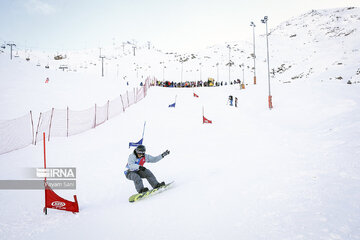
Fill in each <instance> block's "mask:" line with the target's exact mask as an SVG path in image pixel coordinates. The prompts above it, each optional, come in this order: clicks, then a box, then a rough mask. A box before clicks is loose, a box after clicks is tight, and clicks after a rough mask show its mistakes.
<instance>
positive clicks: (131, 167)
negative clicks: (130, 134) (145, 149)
mask: <svg viewBox="0 0 360 240" xmlns="http://www.w3.org/2000/svg"><path fill="white" fill-rule="evenodd" d="M161 159H163V157H162V156H161V154H160V155H159V156H156V157H153V156H151V155H149V154H145V156H144V157H141V158H137V157H136V155H135V153H131V154H130V155H129V158H128V163H127V164H126V168H127V169H126V170H125V171H124V173H125V176H126V174H127V173H128V172H129V171H138V170H139V167H140V166H143V165H144V164H145V163H146V162H149V163H156V162H158V161H160V160H161Z"/></svg>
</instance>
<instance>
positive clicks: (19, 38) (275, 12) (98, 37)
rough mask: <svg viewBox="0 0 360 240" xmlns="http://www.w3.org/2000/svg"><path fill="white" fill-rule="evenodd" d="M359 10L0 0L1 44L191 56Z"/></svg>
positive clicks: (324, 3) (171, 0) (277, 1)
mask: <svg viewBox="0 0 360 240" xmlns="http://www.w3.org/2000/svg"><path fill="white" fill-rule="evenodd" d="M348 6H355V7H360V1H359V0H341V1H339V0H316V1H315V0H301V1H298V0H272V1H269V0H268V1H266V0H252V1H245V0H178V1H176V0H103V1H101V0H98V1H95V0H1V1H0V42H3V41H14V42H15V43H16V44H17V45H18V46H19V47H22V48H24V47H27V48H38V49H44V50H54V49H58V50H68V49H83V48H90V47H100V46H105V45H109V44H111V43H112V42H113V41H114V40H115V41H118V42H120V41H125V40H132V39H136V40H137V41H139V42H145V41H150V42H152V43H153V44H154V45H156V46H157V47H158V48H161V49H164V50H193V49H198V48H202V47H206V46H209V45H212V44H216V43H224V42H226V41H236V40H246V39H248V40H251V37H252V31H251V27H250V26H249V23H250V21H254V22H255V23H256V24H257V28H256V33H258V34H260V33H263V32H264V26H263V25H262V24H261V23H260V19H261V18H262V17H263V16H265V15H268V16H269V22H268V23H269V27H270V28H271V27H275V26H276V25H277V24H279V23H281V22H283V21H286V20H287V19H289V18H290V17H292V16H298V15H300V14H302V13H305V12H307V11H309V10H312V9H323V8H334V7H348Z"/></svg>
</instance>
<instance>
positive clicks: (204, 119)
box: [203, 116, 212, 124]
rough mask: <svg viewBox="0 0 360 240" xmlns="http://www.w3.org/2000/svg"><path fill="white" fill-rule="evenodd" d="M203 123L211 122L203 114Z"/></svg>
mask: <svg viewBox="0 0 360 240" xmlns="http://www.w3.org/2000/svg"><path fill="white" fill-rule="evenodd" d="M204 123H212V121H211V120H209V119H207V118H205V117H204V116H203V124H204Z"/></svg>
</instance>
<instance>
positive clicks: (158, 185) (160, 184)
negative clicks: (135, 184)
mask: <svg viewBox="0 0 360 240" xmlns="http://www.w3.org/2000/svg"><path fill="white" fill-rule="evenodd" d="M162 186H165V182H161V183H158V184H156V186H155V187H154V188H159V187H162Z"/></svg>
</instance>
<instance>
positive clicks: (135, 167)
mask: <svg viewBox="0 0 360 240" xmlns="http://www.w3.org/2000/svg"><path fill="white" fill-rule="evenodd" d="M145 152H146V148H145V146H144V145H139V146H137V147H136V148H135V150H134V152H133V153H131V154H130V155H129V158H128V163H127V165H126V168H127V169H126V171H125V172H124V173H125V176H126V178H127V179H129V180H131V181H134V184H135V188H136V191H137V192H138V193H143V192H147V191H149V189H148V188H147V187H145V188H144V184H143V181H142V178H146V179H147V180H148V182H149V183H150V185H151V187H152V188H158V187H161V186H164V185H165V182H161V183H159V182H158V181H157V180H156V178H155V176H154V174H153V173H152V172H151V171H150V170H149V169H146V168H145V167H144V163H145V162H151V163H155V162H158V161H160V160H161V159H163V158H164V157H165V156H166V155H168V154H170V151H169V150H166V151H165V152H163V153H162V154H161V155H159V156H156V157H153V156H151V155H149V154H145Z"/></svg>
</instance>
